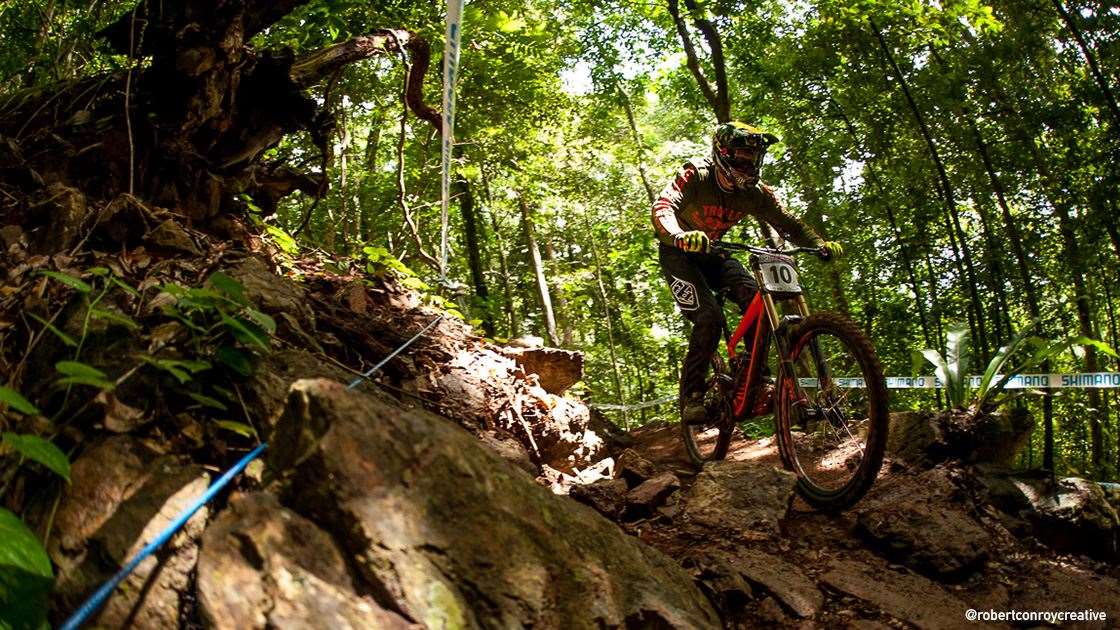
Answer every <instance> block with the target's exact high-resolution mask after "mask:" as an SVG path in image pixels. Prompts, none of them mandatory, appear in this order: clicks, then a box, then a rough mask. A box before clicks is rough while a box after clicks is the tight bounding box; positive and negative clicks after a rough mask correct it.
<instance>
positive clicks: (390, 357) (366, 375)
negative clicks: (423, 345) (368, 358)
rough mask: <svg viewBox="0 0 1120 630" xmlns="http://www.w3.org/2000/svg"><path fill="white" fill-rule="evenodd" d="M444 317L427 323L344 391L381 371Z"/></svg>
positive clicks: (441, 316) (442, 316)
mask: <svg viewBox="0 0 1120 630" xmlns="http://www.w3.org/2000/svg"><path fill="white" fill-rule="evenodd" d="M444 317H445V316H444V315H440V316H439V317H437V318H435V319H433V320H432V321H430V322H428V325H427V326H425V327H424V329H423V330H421V331H420V332H418V333H416V334H415V335H413V336H412V339H409V340H408V341H406V342H404V343H403V344H401V347H399V348H397V349H396V350H394V351H392V352H390V353H389V356H387V357H385V358H384V359H381V361H379V362H378V363H377V365H375V366H373V367H371V368H370V369H368V370H366V371H365V372H363V373H362V375H361V376H359V377H358V378H356V379H354V380H353V381H352V382H351V383H350V384H349V385H347V386H346V389H354V388H355V387H357V386H358V385H361V384H362V381H364V380H366V379H367V378H369V377H370V375H372V374H373V373H374V372H376V371H378V370H380V369H381V368H382V367H383V366H384V365H385V364H386V363H388V362H389V360H390V359H392V358H393V357H395V356H397V355H398V354H400V353H401V351H402V350H404V349H405V348H407V347H409V346H411V345H412V342H414V341H416V340H417V339H419V338H420V337H423V336H424V333H426V332H428V331H429V330H431V329H432V326H435V325H436V324H438V323H439V322H440V320H441V319H443V318H444Z"/></svg>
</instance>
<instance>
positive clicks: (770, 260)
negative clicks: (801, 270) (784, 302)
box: [758, 256, 801, 293]
mask: <svg viewBox="0 0 1120 630" xmlns="http://www.w3.org/2000/svg"><path fill="white" fill-rule="evenodd" d="M758 267H759V270H760V271H761V272H762V283H763V287H764V288H765V289H766V290H767V291H769V292H771V293H801V282H800V281H798V279H797V270H796V269H795V268H794V267H793V261H792V260H791V259H789V258H786V257H784V256H783V257H781V258H779V257H777V256H766V257H762V256H760V257H759V260H758Z"/></svg>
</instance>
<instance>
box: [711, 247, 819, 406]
mask: <svg viewBox="0 0 1120 630" xmlns="http://www.w3.org/2000/svg"><path fill="white" fill-rule="evenodd" d="M751 270H752V271H753V272H754V278H755V282H756V283H757V286H758V292H757V293H755V296H754V299H753V300H751V303H750V305H749V306H747V310H746V311H745V312H744V313H743V316H742V318H741V319H740V320H739V324H738V325H737V326H736V327H735V332H734V333H732V334H731V335H730V336H729V337H728V339H727V356H728V358H729V359H732V360H733V359H734V358H735V356H736V351H735V348H736V347H738V345H739V343H740V342H741V341H743V338H744V337H745V336H746V334H747V332H748V331H749V330H750V329H751V326H754V327H755V328H754V336H753V338H752V339H751V355H750V356H751V360H750V364H749V365H747V368H746V369H745V370H740V373H738V374H733V375H732V385H733V386H734V390H733V394H734V396H733V398H732V417H733V418H734V419H735V421H736V422H738V421H740V420H745V419H746V418H747V417H748V415H749V412H750V410H751V409H753V408H754V404H755V398H756V397H757V395H758V391H757V389H756V388H753V387H750V384H751V383H754V382H755V380H756V379H757V378H758V376H759V373H760V372H761V370H762V365H763V362H764V361H766V357H765V356H762V355H763V352H761V350H762V344H763V342H764V341H765V339H766V337H765V335H769V334H771V333H772V332H773V331H775V330H778V327H779V326H780V325H781V321H782V320H781V317H780V315H779V314H778V307H777V305H776V304H775V301H774V296H773V295H771V293H770V292H769V291H768V290H767V289H766V283H765V282H764V281H763V278H762V271H761V270H760V269H759V266H758V264H757V262H756V259H755V257H754V256H753V255H752V256H751ZM788 301H791V302H793V303H794V305H795V306H796V310H797V314H798V315H800V316H801V317H808V316H809V304H808V303H807V302H806V301H805V296H804V295H801V294H797V295H796V296H793V297H791V298H790V299H789V300H788ZM756 324H757V325H756ZM725 332H726V331H725ZM774 342H775V344H776V345H777V349H778V356H779V357H780V358H781V360H782V361H785V357H786V356H787V353H786V348H785V344H784V343H783V340H782V339H781V338H780V336H779V335H774ZM791 373H792V371H791Z"/></svg>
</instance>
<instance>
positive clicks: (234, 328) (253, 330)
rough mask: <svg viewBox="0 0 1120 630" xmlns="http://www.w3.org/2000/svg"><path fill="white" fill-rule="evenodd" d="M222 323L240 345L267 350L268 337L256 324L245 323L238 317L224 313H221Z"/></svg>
mask: <svg viewBox="0 0 1120 630" xmlns="http://www.w3.org/2000/svg"><path fill="white" fill-rule="evenodd" d="M222 323H223V324H225V325H226V328H228V329H229V331H230V332H231V333H233V336H234V338H235V339H237V340H238V341H240V342H241V343H244V344H246V345H255V346H258V347H260V349H261V350H268V335H267V333H265V332H264V331H263V330H261V329H260V328H258V327H257V325H256V324H253V323H252V322H247V321H245V320H243V319H241V318H240V317H230V316H229V315H226V314H225V313H222Z"/></svg>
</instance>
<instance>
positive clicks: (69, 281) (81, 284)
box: [39, 271, 93, 293]
mask: <svg viewBox="0 0 1120 630" xmlns="http://www.w3.org/2000/svg"><path fill="white" fill-rule="evenodd" d="M39 273H40V274H41V275H44V276H46V277H48V278H50V279H52V280H57V281H58V282H61V283H62V284H65V285H66V286H68V287H70V288H71V289H77V290H78V291H81V292H82V293H89V292H90V291H93V287H91V286H90V285H89V283H87V282H85V281H84V280H80V279H78V278H75V277H74V276H71V275H68V274H65V273H60V272H58V271H40V272H39Z"/></svg>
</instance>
